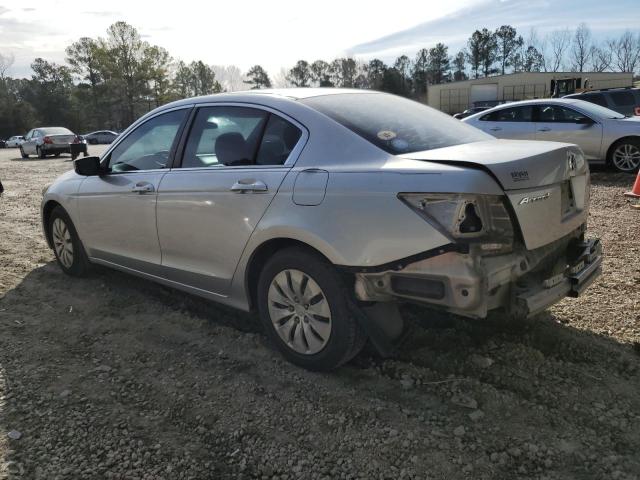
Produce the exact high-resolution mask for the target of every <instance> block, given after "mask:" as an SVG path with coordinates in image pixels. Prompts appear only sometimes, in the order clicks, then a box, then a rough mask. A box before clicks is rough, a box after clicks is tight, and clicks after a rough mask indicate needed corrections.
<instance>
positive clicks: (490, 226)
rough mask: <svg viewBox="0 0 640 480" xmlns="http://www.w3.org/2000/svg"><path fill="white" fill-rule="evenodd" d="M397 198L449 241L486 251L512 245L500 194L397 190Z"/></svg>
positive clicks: (502, 249) (504, 249)
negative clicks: (474, 245) (407, 191)
mask: <svg viewBox="0 0 640 480" xmlns="http://www.w3.org/2000/svg"><path fill="white" fill-rule="evenodd" d="M398 198H400V200H402V201H403V202H404V203H405V204H406V205H408V206H409V207H410V208H411V209H412V210H413V211H415V212H416V213H417V214H418V215H420V216H421V217H423V218H424V219H425V220H426V221H428V222H429V223H431V224H432V225H433V226H434V227H435V228H437V229H438V230H440V231H441V232H442V233H443V234H445V235H446V236H447V237H449V238H450V239H451V240H452V241H456V242H458V243H473V244H479V245H480V248H481V249H482V250H483V251H485V252H487V253H498V252H499V253H505V252H509V251H511V249H512V247H513V238H514V231H513V225H512V223H511V217H510V216H509V212H508V211H507V208H506V206H505V202H504V197H503V196H500V195H473V194H460V193H400V194H399V195H398Z"/></svg>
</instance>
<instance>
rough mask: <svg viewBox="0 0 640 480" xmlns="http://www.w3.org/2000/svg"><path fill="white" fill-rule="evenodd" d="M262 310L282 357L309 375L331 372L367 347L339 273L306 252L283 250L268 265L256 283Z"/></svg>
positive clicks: (262, 317)
mask: <svg viewBox="0 0 640 480" xmlns="http://www.w3.org/2000/svg"><path fill="white" fill-rule="evenodd" d="M305 278H306V280H304V279H305ZM296 300H297V302H296ZM258 308H259V312H260V320H261V321H262V324H263V327H264V329H265V331H266V333H267V335H268V336H269V338H270V339H271V341H272V342H273V343H274V344H275V346H276V347H277V348H278V350H280V352H281V353H282V355H283V356H284V357H285V358H286V359H287V360H289V361H290V362H291V363H293V364H295V365H298V366H300V367H303V368H306V369H308V370H313V371H329V370H333V369H335V368H337V367H339V366H340V365H342V364H344V363H346V362H348V361H349V360H351V359H352V358H353V357H354V356H355V355H357V354H358V353H359V351H360V350H361V349H362V347H363V346H364V343H365V342H366V337H365V335H364V332H362V330H361V329H360V326H359V325H358V323H357V321H356V319H355V318H353V316H352V315H351V314H350V312H349V308H348V299H347V297H346V296H345V289H344V286H343V282H342V279H341V278H340V276H339V275H338V272H337V271H336V269H335V268H334V267H333V265H331V264H330V263H329V262H327V261H326V260H325V259H324V258H322V257H320V256H319V255H316V254H314V253H312V252H309V251H307V250H305V249H303V248H299V247H293V248H287V249H285V250H281V251H279V252H277V253H276V254H275V255H274V256H273V257H271V259H269V260H268V261H267V263H266V264H265V265H264V268H263V269H262V272H261V273H260V278H259V280H258ZM277 325H278V326H277ZM363 337H364V338H363Z"/></svg>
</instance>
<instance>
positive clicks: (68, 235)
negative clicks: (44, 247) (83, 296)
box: [48, 207, 90, 277]
mask: <svg viewBox="0 0 640 480" xmlns="http://www.w3.org/2000/svg"><path fill="white" fill-rule="evenodd" d="M48 228H49V236H50V238H51V243H52V244H53V253H54V255H55V256H56V260H57V261H58V266H59V267H60V268H61V269H62V271H63V272H64V273H66V274H67V275H71V276H73V277H82V276H84V275H86V274H87V272H88V271H89V268H90V263H89V259H88V258H87V254H86V252H85V250H84V247H83V246H82V242H81V241H80V237H78V232H77V231H76V229H75V227H74V226H73V222H72V221H71V218H69V215H68V214H67V212H66V211H65V210H64V209H63V208H62V207H56V208H54V209H53V211H52V212H51V216H50V217H49V225H48Z"/></svg>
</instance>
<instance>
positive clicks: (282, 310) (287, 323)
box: [268, 269, 331, 355]
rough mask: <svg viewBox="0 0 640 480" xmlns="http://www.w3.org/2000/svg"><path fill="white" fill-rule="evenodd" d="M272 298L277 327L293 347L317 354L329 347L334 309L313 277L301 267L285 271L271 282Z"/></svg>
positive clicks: (308, 353) (284, 339)
mask: <svg viewBox="0 0 640 480" xmlns="http://www.w3.org/2000/svg"><path fill="white" fill-rule="evenodd" d="M268 302H269V315H270V317H271V322H272V323H273V326H274V328H275V331H276V332H277V333H278V335H279V336H280V338H281V339H282V341H283V342H285V343H286V344H287V345H288V346H289V347H290V348H291V349H293V350H294V351H296V352H297V353H300V354H303V355H313V354H316V353H318V352H320V351H321V350H322V349H323V348H324V347H325V345H326V344H327V342H328V341H329V337H330V336H331V309H330V307H329V302H328V300H327V297H326V296H325V294H324V292H323V291H322V289H321V288H320V286H319V285H318V284H317V282H316V281H315V280H314V279H313V278H311V277H310V276H309V275H307V274H306V273H304V272H301V271H300V270H294V269H287V270H283V271H281V272H280V273H278V274H277V275H276V276H275V277H274V278H273V280H272V282H271V285H270V287H269V292H268Z"/></svg>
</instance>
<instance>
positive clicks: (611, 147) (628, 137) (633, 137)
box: [605, 135, 640, 165]
mask: <svg viewBox="0 0 640 480" xmlns="http://www.w3.org/2000/svg"><path fill="white" fill-rule="evenodd" d="M624 140H635V141H636V142H640V135H625V136H624V137H620V138H618V139H617V140H614V141H613V142H611V145H609V148H607V155H606V156H605V161H606V163H607V165H611V164H612V162H611V156H612V155H613V150H614V149H615V148H616V147H617V146H618V145H619V144H620V142H623V141H624Z"/></svg>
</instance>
